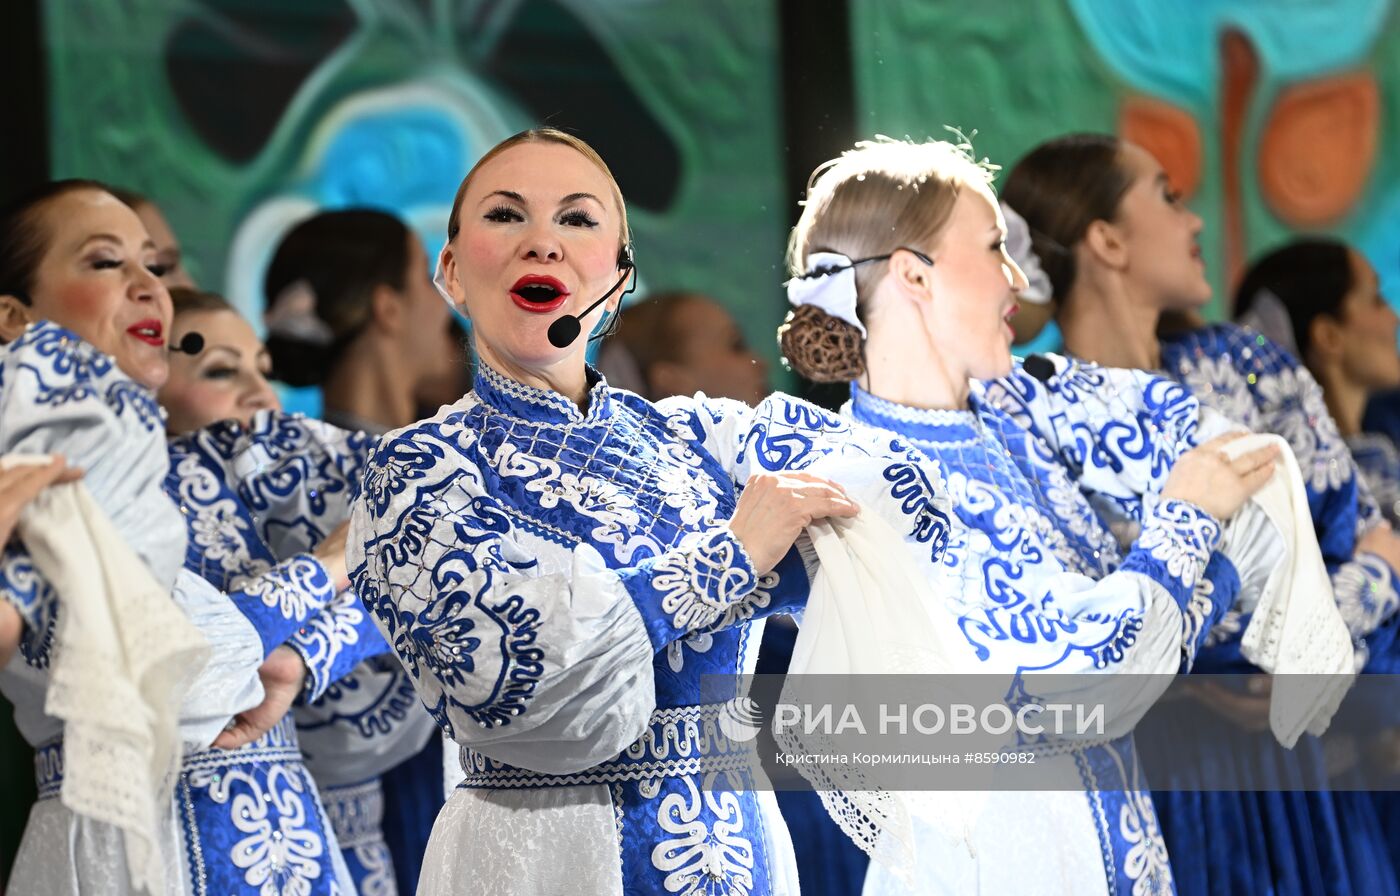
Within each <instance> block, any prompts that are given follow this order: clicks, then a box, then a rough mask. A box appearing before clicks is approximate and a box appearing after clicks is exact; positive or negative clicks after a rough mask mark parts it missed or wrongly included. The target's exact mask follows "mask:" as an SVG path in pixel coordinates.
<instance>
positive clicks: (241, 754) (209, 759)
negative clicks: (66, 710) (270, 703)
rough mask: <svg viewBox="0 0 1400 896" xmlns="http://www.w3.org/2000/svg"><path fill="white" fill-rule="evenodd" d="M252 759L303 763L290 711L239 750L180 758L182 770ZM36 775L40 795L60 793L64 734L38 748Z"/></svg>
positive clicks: (201, 752) (44, 797)
mask: <svg viewBox="0 0 1400 896" xmlns="http://www.w3.org/2000/svg"><path fill="white" fill-rule="evenodd" d="M252 762H296V763H298V764H300V763H301V746H300V745H299V744H298V743H297V728H296V723H295V722H293V721H292V717H291V716H290V715H288V716H286V717H285V718H283V719H282V721H280V722H278V723H277V724H276V725H273V726H272V728H271V729H270V730H269V731H268V732H267V733H266V734H264V735H263V736H262V737H260V738H258V739H257V740H255V741H253V742H252V743H250V744H248V745H247V746H246V747H240V748H239V749H237V750H220V749H218V748H209V749H206V750H198V751H196V752H193V753H186V754H185V755H184V757H183V758H182V759H181V762H180V774H182V775H183V774H188V773H189V772H193V771H202V770H209V769H218V768H227V767H228V766H231V765H246V764H248V763H252ZM34 779H35V782H36V783H37V784H38V788H39V799H41V800H47V799H53V798H54V797H56V796H58V794H59V791H60V790H61V789H62V787H63V739H62V738H59V739H58V740H53V741H49V742H48V743H46V744H44V745H42V746H40V747H36V748H35V750H34Z"/></svg>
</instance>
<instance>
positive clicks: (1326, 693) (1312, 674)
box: [1225, 433, 1356, 747]
mask: <svg viewBox="0 0 1400 896" xmlns="http://www.w3.org/2000/svg"><path fill="white" fill-rule="evenodd" d="M1270 443H1274V444H1277V445H1279V447H1280V449H1281V450H1280V452H1279V460H1278V465H1277V467H1276V469H1275V472H1274V475H1273V477H1272V478H1271V479H1270V480H1269V482H1268V483H1267V484H1266V485H1265V486H1264V488H1262V489H1260V490H1259V491H1258V492H1257V493H1256V494H1255V495H1254V498H1253V502H1254V504H1256V505H1257V506H1258V507H1259V508H1260V509H1261V510H1263V512H1264V513H1265V514H1266V515H1267V516H1268V518H1269V520H1270V521H1271V522H1272V523H1273V524H1274V526H1275V527H1276V528H1277V529H1278V531H1279V533H1280V534H1281V535H1282V536H1283V538H1284V539H1285V542H1286V543H1287V546H1288V552H1287V556H1288V558H1289V559H1288V562H1286V563H1284V564H1281V565H1280V566H1279V568H1278V569H1277V570H1276V571H1275V572H1274V574H1273V575H1271V576H1270V578H1269V581H1268V583H1267V585H1266V587H1265V591H1264V595H1263V596H1262V597H1261V598H1260V600H1259V604H1258V606H1256V607H1255V608H1254V615H1253V618H1251V619H1250V622H1249V625H1248V626H1247V627H1246V628H1245V631H1244V636H1243V639H1242V641H1241V651H1242V652H1243V653H1244V656H1245V658H1246V659H1248V660H1249V661H1250V662H1252V663H1254V664H1255V665H1257V666H1258V667H1259V668H1261V669H1263V670H1265V671H1266V672H1271V673H1273V674H1274V675H1275V678H1274V688H1273V696H1272V699H1271V701H1270V705H1269V726H1270V728H1271V729H1272V730H1273V732H1274V736H1275V737H1276V738H1278V741H1279V743H1281V744H1283V745H1284V746H1285V747H1292V746H1293V745H1294V743H1296V742H1297V740H1298V737H1299V735H1301V734H1302V733H1303V732H1304V731H1307V732H1309V733H1311V734H1316V735H1321V734H1322V733H1323V732H1325V731H1326V730H1327V726H1328V724H1329V723H1330V722H1331V720H1332V716H1333V714H1334V713H1335V712H1336V711H1337V707H1338V705H1340V703H1341V701H1342V697H1344V696H1345V695H1346V692H1347V690H1348V689H1349V688H1350V686H1351V682H1352V679H1353V677H1354V675H1355V673H1356V657H1355V653H1354V651H1353V649H1352V643H1351V635H1350V633H1349V631H1348V630H1347V626H1346V622H1345V621H1344V620H1343V619H1342V615H1341V613H1340V612H1339V611H1338V609H1337V604H1336V601H1335V600H1334V599H1333V596H1332V587H1331V582H1330V580H1329V578H1328V574H1327V567H1326V565H1325V564H1324V563H1323V559H1322V553H1321V551H1320V549H1319V548H1318V546H1317V538H1316V536H1315V535H1314V534H1313V525H1312V518H1311V516H1310V514H1309V510H1308V498H1307V493H1306V491H1305V490H1304V487H1303V476H1302V471H1301V470H1300V469H1299V467H1298V462H1297V460H1296V459H1295V458H1294V457H1293V452H1292V451H1290V450H1288V444H1287V443H1286V442H1285V441H1284V440H1283V439H1282V438H1281V437H1279V436H1276V435H1271V434H1265V433H1257V434H1253V435H1249V436H1245V437H1243V438H1240V439H1237V440H1236V441H1234V442H1232V443H1230V445H1229V446H1228V447H1227V448H1226V449H1225V450H1226V451H1227V452H1229V453H1230V454H1231V455H1238V454H1241V453H1245V452H1249V451H1254V450H1257V449H1259V448H1261V447H1264V446H1265V445H1268V444H1270Z"/></svg>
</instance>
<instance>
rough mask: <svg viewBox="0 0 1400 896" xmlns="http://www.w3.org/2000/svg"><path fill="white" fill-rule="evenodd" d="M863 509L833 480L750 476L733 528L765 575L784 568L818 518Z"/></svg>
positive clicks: (805, 476) (757, 569)
mask: <svg viewBox="0 0 1400 896" xmlns="http://www.w3.org/2000/svg"><path fill="white" fill-rule="evenodd" d="M858 513H860V506H859V505H857V504H856V502H855V501H852V500H851V498H850V496H848V495H847V494H846V490H845V489H843V488H841V486H839V485H837V484H836V483H834V482H832V481H831V480H829V479H823V478H821V477H820V476H813V475H811V474H809V473H757V474H755V475H753V476H750V477H749V481H748V483H747V484H746V485H745V486H744V493H743V494H742V495H740V496H739V504H738V506H737V507H735V508H734V516H732V517H730V519H729V530H730V531H731V532H733V533H734V537H735V538H737V539H739V543H740V544H742V545H743V546H744V550H745V551H747V552H748V554H749V560H751V561H752V562H753V568H754V572H756V573H758V574H759V575H762V574H764V573H766V572H768V571H769V570H771V569H772V568H773V567H775V566H777V565H778V561H779V560H781V559H783V555H785V554H786V553H787V552H788V550H789V549H791V548H792V543H793V542H794V541H796V540H797V536H798V535H801V534H802V530H803V529H805V528H806V527H807V524H808V523H810V522H812V521H813V520H820V519H825V518H826V517H832V516H836V517H852V516H855V515H856V514H858Z"/></svg>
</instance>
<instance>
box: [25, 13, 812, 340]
mask: <svg viewBox="0 0 1400 896" xmlns="http://www.w3.org/2000/svg"><path fill="white" fill-rule="evenodd" d="M44 10H45V17H46V18H45V23H44V25H45V29H46V35H47V36H46V40H47V42H48V51H49V53H48V56H49V60H50V69H51V71H50V76H51V80H50V84H51V90H50V106H51V109H52V117H51V121H52V138H53V169H54V174H55V176H78V175H82V176H89V177H96V178H99V179H103V180H107V181H110V182H112V183H115V184H120V185H122V186H125V187H129V188H132V189H135V190H138V191H140V192H142V193H145V194H147V195H150V196H151V197H153V198H154V199H156V200H157V201H158V202H159V203H160V204H161V205H162V206H163V207H164V209H165V210H166V212H167V215H168V216H169V218H170V219H171V222H172V224H173V225H174V227H175V229H176V230H177V232H178V233H179V234H180V236H181V238H182V239H183V240H184V242H185V245H186V249H187V252H188V254H189V256H190V261H191V263H190V268H191V270H192V272H193V274H194V275H195V277H196V279H197V280H198V282H200V283H201V285H204V286H206V287H208V288H213V289H219V290H223V291H225V292H226V293H227V294H228V295H229V297H230V298H232V299H233V300H234V301H235V302H236V303H237V304H238V305H239V306H240V307H242V308H243V309H244V310H245V311H246V312H247V313H248V314H249V315H250V316H251V317H252V318H253V319H255V320H257V319H260V317H261V312H262V307H263V296H262V294H261V281H262V276H263V272H264V270H265V267H266V264H267V261H268V259H269V256H270V253H271V251H272V250H273V248H274V247H275V246H276V243H277V241H278V240H279V239H280V237H281V236H282V235H283V233H285V232H286V230H287V229H288V228H289V227H290V226H291V225H292V224H293V223H295V222H296V221H297V220H299V219H301V218H302V217H304V216H306V215H308V214H310V213H311V212H312V211H314V210H315V209H318V208H322V207H344V206H350V205H368V206H375V207H380V208H385V209H388V210H391V211H394V212H397V213H399V214H400V215H402V216H404V217H405V218H406V219H408V220H409V221H410V222H411V223H412V224H413V226H414V227H415V228H416V229H417V231H418V232H419V234H420V235H421V236H422V238H423V240H424V244H425V245H426V246H427V248H428V251H429V253H430V256H431V257H433V258H435V257H436V254H437V251H438V249H439V248H440V247H441V245H442V242H443V240H444V239H445V228H446V219H447V213H448V209H449V207H450V205H451V202H452V197H453V194H454V193H455V191H456V188H457V185H458V183H459V181H460V180H461V178H462V176H463V175H464V174H465V173H466V171H467V169H468V168H469V167H470V166H471V164H472V163H473V162H474V161H475V160H476V158H478V157H479V155H480V154H481V153H482V152H483V151H484V150H485V149H487V148H489V147H490V146H491V145H492V144H493V143H495V142H496V141H498V140H500V139H501V138H503V137H506V136H508V135H510V134H511V133H514V132H515V131H518V130H521V129H523V128H526V127H530V126H534V125H539V124H553V125H558V126H561V127H566V128H569V129H572V130H575V131H576V132H577V133H579V134H580V135H581V136H583V137H585V138H586V139H588V140H589V141H590V142H592V143H593V144H594V145H595V146H596V147H597V148H598V149H599V151H600V152H601V153H602V155H603V156H604V158H606V159H607V160H608V161H609V163H610V165H611V166H612V168H613V170H614V172H615V173H616V174H617V176H618V178H619V180H620V182H621V184H622V188H623V191H624V193H625V194H626V196H627V197H628V200H629V211H630V215H631V221H632V226H633V231H634V233H635V243H636V251H637V258H638V263H639V267H640V271H641V276H642V282H643V283H644V284H645V285H647V286H650V287H653V288H663V287H676V288H681V287H684V288H691V289H698V290H703V291H707V292H710V293H712V294H713V295H715V296H716V297H718V298H719V299H721V300H722V301H724V302H726V303H728V304H729V305H730V306H731V307H733V308H734V309H735V310H736V311H739V312H740V320H741V321H742V322H743V325H744V327H745V328H746V330H747V332H748V335H749V337H750V338H751V339H752V340H753V341H754V344H755V345H756V346H759V347H760V348H762V349H764V350H766V351H768V353H769V355H770V357H771V356H772V355H773V354H774V353H775V351H774V349H773V345H774V339H773V332H774V328H775V327H776V325H777V323H778V322H779V321H780V320H781V315H782V313H783V306H782V302H781V298H780V297H781V290H780V286H779V281H780V280H781V279H782V276H781V255H782V250H783V245H784V238H785V229H786V227H787V225H788V218H789V217H790V216H789V214H788V211H787V209H786V208H784V205H785V201H784V199H783V198H782V190H783V187H782V183H783V181H782V175H781V164H782V158H781V135H780V133H779V128H780V124H778V123H779V122H781V120H782V116H781V114H780V113H781V110H780V105H779V97H778V68H777V58H778V51H777V40H778V38H777V19H776V15H777V13H776V5H775V2H774V0H705V2H703V3H699V2H693V0H519V2H509V0H476V2H472V0H431V2H430V0H294V2H286V0H124V2H122V3H111V2H108V0H55V2H52V3H45V4H44Z"/></svg>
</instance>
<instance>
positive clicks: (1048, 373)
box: [1021, 355, 1055, 383]
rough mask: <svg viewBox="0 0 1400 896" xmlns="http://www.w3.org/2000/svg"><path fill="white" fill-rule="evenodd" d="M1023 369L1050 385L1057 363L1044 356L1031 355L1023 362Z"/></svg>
mask: <svg viewBox="0 0 1400 896" xmlns="http://www.w3.org/2000/svg"><path fill="white" fill-rule="evenodd" d="M1021 369H1022V370H1024V371H1025V372H1026V373H1029V374H1030V375H1031V376H1033V377H1035V378H1036V379H1038V380H1040V381H1041V382H1042V383H1048V382H1050V377H1052V376H1054V375H1055V362H1054V361H1051V360H1050V359H1049V358H1047V357H1045V356H1044V355H1030V356H1029V357H1027V358H1026V360H1024V361H1022V362H1021Z"/></svg>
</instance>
